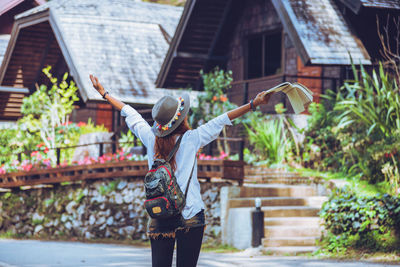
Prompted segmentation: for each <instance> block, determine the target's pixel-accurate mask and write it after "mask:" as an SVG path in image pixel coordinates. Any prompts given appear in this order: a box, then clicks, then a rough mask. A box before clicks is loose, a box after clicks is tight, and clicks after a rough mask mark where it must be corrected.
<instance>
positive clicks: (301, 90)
mask: <svg viewBox="0 0 400 267" xmlns="http://www.w3.org/2000/svg"><path fill="white" fill-rule="evenodd" d="M280 91H282V92H284V93H285V94H286V95H287V96H288V98H289V101H290V104H291V105H292V107H293V110H294V113H296V114H299V113H300V112H303V111H304V110H305V107H306V106H307V105H308V104H310V103H311V102H312V101H313V96H312V95H313V92H311V90H310V89H308V88H307V87H305V86H304V85H302V84H300V83H290V82H284V83H281V84H278V85H277V86H275V87H273V88H271V89H268V90H267V91H265V94H269V93H272V92H280Z"/></svg>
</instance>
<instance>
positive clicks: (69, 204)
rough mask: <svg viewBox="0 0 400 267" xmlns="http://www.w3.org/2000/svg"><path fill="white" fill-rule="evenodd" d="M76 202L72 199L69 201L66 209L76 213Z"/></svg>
mask: <svg viewBox="0 0 400 267" xmlns="http://www.w3.org/2000/svg"><path fill="white" fill-rule="evenodd" d="M76 204H77V203H76V202H75V201H71V202H69V203H68V205H67V206H66V207H65V210H66V211H67V212H68V213H69V214H72V213H74V211H75V209H74V207H75V206H76Z"/></svg>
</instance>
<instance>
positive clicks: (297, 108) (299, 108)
mask: <svg viewBox="0 0 400 267" xmlns="http://www.w3.org/2000/svg"><path fill="white" fill-rule="evenodd" d="M286 94H287V96H288V98H289V101H290V104H291V105H292V108H293V110H294V113H296V114H299V113H300V112H303V111H304V105H303V102H302V100H301V98H300V96H299V93H298V92H297V90H289V91H288V92H287V93H286Z"/></svg>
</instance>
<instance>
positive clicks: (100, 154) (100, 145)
mask: <svg viewBox="0 0 400 267" xmlns="http://www.w3.org/2000/svg"><path fill="white" fill-rule="evenodd" d="M103 153H104V151H103V143H99V157H101V156H103Z"/></svg>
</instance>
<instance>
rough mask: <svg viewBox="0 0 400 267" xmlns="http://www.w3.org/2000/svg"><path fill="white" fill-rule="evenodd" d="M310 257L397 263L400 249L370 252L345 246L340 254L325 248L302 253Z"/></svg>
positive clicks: (399, 259)
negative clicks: (311, 252) (344, 250)
mask: <svg viewBox="0 0 400 267" xmlns="http://www.w3.org/2000/svg"><path fill="white" fill-rule="evenodd" d="M303 256H307V257H308V258H311V259H334V260H357V261H366V262H376V263H383V262H384V263H397V264H398V263H399V262H400V250H398V251H393V252H371V251H366V250H360V249H352V248H347V249H346V252H344V253H343V252H342V253H340V254H338V253H333V252H329V251H325V250H318V251H317V252H315V253H313V254H310V253H308V254H304V255H303Z"/></svg>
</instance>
